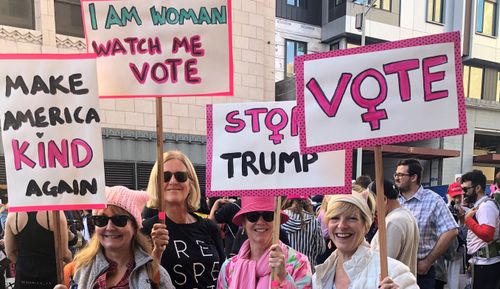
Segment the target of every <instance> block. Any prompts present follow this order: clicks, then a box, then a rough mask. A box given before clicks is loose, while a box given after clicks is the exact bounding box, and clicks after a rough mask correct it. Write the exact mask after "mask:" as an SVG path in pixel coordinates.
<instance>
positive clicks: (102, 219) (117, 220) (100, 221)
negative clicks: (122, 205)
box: [92, 215, 131, 227]
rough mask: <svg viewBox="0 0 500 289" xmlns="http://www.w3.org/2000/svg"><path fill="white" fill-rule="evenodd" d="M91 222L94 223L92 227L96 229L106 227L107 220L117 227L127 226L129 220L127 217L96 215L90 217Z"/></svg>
mask: <svg viewBox="0 0 500 289" xmlns="http://www.w3.org/2000/svg"><path fill="white" fill-rule="evenodd" d="M92 220H93V221H94V225H96V226H97V227H106V226H107V225H108V222H109V220H111V222H113V224H114V225H115V226H117V227H125V226H126V225H127V221H128V220H131V218H130V217H129V216H127V215H114V216H113V217H108V216H103V215H98V216H92Z"/></svg>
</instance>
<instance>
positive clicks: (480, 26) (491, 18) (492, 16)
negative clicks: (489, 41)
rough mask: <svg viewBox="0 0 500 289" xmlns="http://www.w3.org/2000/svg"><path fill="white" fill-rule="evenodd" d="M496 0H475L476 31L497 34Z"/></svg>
mask: <svg viewBox="0 0 500 289" xmlns="http://www.w3.org/2000/svg"><path fill="white" fill-rule="evenodd" d="M496 26H497V0H477V17H476V31H477V32H479V33H482V34H485V35H490V36H496V35H497V27H496Z"/></svg>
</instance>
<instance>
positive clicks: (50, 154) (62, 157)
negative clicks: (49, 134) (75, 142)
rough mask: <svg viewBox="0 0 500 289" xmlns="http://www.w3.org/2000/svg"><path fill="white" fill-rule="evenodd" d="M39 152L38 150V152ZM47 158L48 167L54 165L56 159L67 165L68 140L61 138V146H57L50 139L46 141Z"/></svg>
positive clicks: (63, 165)
mask: <svg viewBox="0 0 500 289" xmlns="http://www.w3.org/2000/svg"><path fill="white" fill-rule="evenodd" d="M38 153H40V152H38ZM47 159H48V161H49V168H55V167H56V161H57V162H58V163H59V164H60V165H61V166H62V167H63V168H67V167H68V166H69V161H68V141H67V140H65V139H62V140H61V148H60V149H59V147H58V146H57V144H56V143H55V141H53V140H51V141H49V142H48V143H47Z"/></svg>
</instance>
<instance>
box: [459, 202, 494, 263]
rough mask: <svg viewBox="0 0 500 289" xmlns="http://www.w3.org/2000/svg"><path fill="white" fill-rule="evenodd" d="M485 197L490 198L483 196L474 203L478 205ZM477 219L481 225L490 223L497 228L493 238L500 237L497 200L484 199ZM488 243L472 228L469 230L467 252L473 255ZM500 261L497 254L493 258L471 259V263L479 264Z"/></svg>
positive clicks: (477, 213) (489, 224)
mask: <svg viewBox="0 0 500 289" xmlns="http://www.w3.org/2000/svg"><path fill="white" fill-rule="evenodd" d="M484 198H488V197H487V196H484V197H482V198H481V199H479V200H477V201H476V203H475V204H474V207H476V206H477V205H478V204H479V203H480V202H481V201H482V200H483V199H484ZM476 220H477V223H478V224H479V225H483V224H485V225H488V226H491V227H493V228H495V235H494V236H495V237H494V238H493V239H498V238H499V237H500V217H499V212H498V208H497V205H496V204H495V201H483V202H482V203H481V204H479V208H478V210H477V212H476ZM487 245H488V244H487V243H486V242H485V241H483V240H481V239H480V238H479V237H478V236H476V234H474V233H473V232H472V230H470V229H469V230H468V231H467V253H468V254H469V255H473V254H474V253H476V252H477V251H478V250H479V249H481V248H483V247H485V246H487ZM498 262H500V256H496V257H493V258H480V257H474V258H472V259H471V263H474V264H478V265H491V264H495V263H498Z"/></svg>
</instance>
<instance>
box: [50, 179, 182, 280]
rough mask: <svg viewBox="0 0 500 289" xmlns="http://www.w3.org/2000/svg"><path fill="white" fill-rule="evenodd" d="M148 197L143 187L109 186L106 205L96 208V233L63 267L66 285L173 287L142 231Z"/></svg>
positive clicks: (94, 216) (94, 212)
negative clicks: (153, 256)
mask: <svg viewBox="0 0 500 289" xmlns="http://www.w3.org/2000/svg"><path fill="white" fill-rule="evenodd" d="M148 198H149V197H148V194H147V193H146V192H143V191H133V190H130V189H128V188H126V187H123V186H115V187H106V200H107V207H106V208H105V209H101V210H94V211H93V215H92V220H93V222H94V225H95V233H94V235H93V236H92V238H91V239H90V241H89V243H88V245H87V246H86V247H85V248H84V249H82V250H81V251H80V252H78V254H77V255H76V256H75V258H74V259H73V262H71V263H69V264H68V265H66V267H65V268H64V277H65V278H64V279H65V284H66V286H68V287H69V286H72V285H73V284H77V285H78V287H77V288H79V289H96V288H97V289H105V288H130V289H145V288H169V289H173V288H174V286H173V285H172V281H171V279H170V276H169V275H168V273H167V272H166V270H165V269H164V268H162V267H161V266H159V264H158V262H157V261H155V260H153V258H152V257H151V255H150V253H151V251H152V248H151V244H150V242H149V240H148V239H147V237H146V236H144V235H143V234H142V233H140V232H139V229H140V228H141V227H142V219H141V210H142V208H143V207H144V205H145V204H146V202H147V200H148ZM57 288H64V286H61V285H60V287H57Z"/></svg>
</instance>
